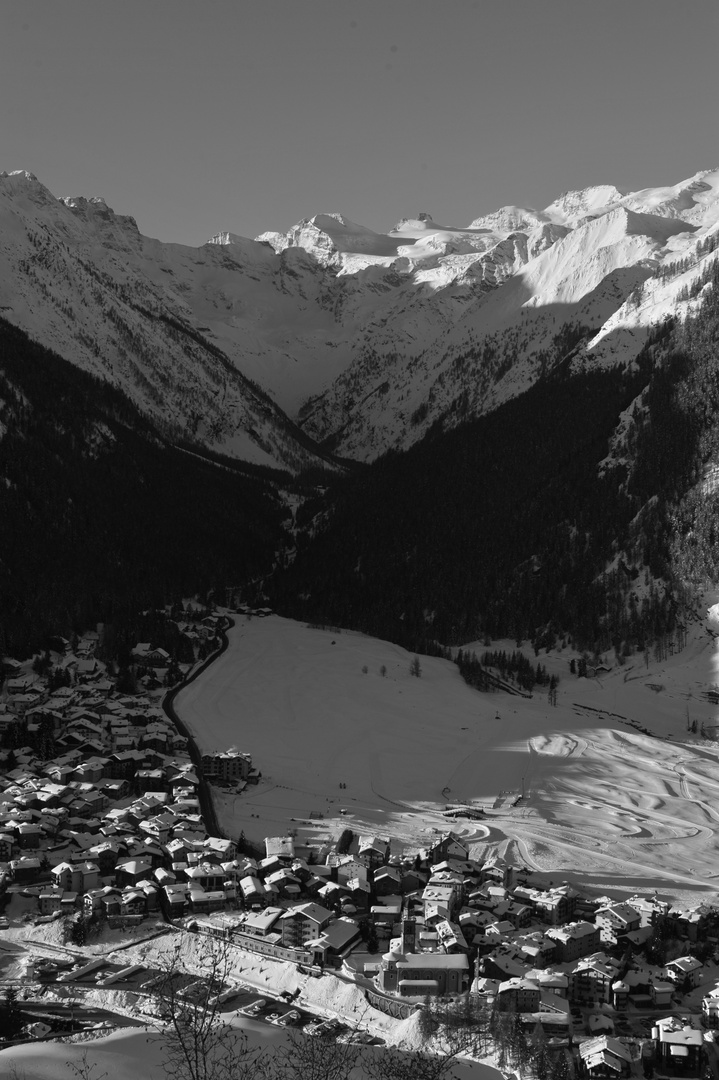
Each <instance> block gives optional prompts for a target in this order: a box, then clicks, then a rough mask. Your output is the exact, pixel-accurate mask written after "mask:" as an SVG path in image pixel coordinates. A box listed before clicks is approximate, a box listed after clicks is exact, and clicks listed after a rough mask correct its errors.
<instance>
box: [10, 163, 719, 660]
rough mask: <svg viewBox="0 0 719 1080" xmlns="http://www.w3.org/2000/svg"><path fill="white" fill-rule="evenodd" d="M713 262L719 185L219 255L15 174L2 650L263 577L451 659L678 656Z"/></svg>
mask: <svg viewBox="0 0 719 1080" xmlns="http://www.w3.org/2000/svg"><path fill="white" fill-rule="evenodd" d="M718 243H719V170H717V171H713V172H703V173H698V174H696V175H695V176H694V177H692V178H690V179H689V180H687V181H684V182H682V183H679V184H677V185H674V186H672V187H668V188H652V189H646V190H644V191H639V192H632V193H627V192H621V191H619V190H618V189H617V188H615V187H612V186H607V185H605V186H599V187H594V188H589V189H586V190H584V191H579V192H569V193H567V194H565V195H564V196H562V197H560V198H559V199H557V200H556V201H555V202H553V203H552V204H551V205H550V206H548V207H546V208H545V209H544V210H533V209H529V208H522V207H516V206H509V207H504V208H502V209H501V210H499V211H497V212H496V213H493V214H489V215H486V216H484V217H480V218H477V219H476V220H474V221H473V222H471V224H470V225H469V226H467V227H466V228H454V227H447V226H441V225H438V224H437V223H435V222H434V221H433V220H432V218H431V216H430V215H429V214H427V213H422V214H419V215H418V216H417V217H416V218H407V219H403V220H402V221H400V222H399V223H398V224H397V226H396V227H395V228H393V229H391V230H390V231H388V232H387V233H384V234H383V233H376V232H374V231H372V230H370V229H367V228H364V227H362V226H358V225H355V224H354V223H352V222H351V221H349V220H348V219H346V218H345V217H343V216H342V215H341V214H335V213H332V214H321V215H317V216H316V217H314V218H311V219H307V220H305V221H302V222H300V223H298V224H297V225H296V226H294V227H293V228H292V229H290V230H289V231H288V232H287V233H274V232H273V233H264V234H262V235H261V236H259V237H258V238H257V239H256V240H249V239H244V238H241V237H238V236H236V235H235V234H233V233H231V232H223V233H218V234H217V235H216V236H215V237H213V238H212V240H211V241H210V242H208V243H207V244H205V245H204V246H202V247H200V248H189V247H184V246H182V245H177V244H164V243H161V242H160V241H157V240H151V239H148V238H146V237H143V236H142V235H141V234H140V232H139V230H138V229H137V225H136V223H135V222H134V220H133V219H132V218H129V217H123V216H120V215H116V214H114V213H113V211H112V210H110V209H109V208H108V207H107V205H106V204H105V203H104V201H103V200H102V199H96V198H94V199H85V198H64V199H57V198H55V197H54V196H53V195H52V194H51V193H50V192H49V191H48V190H47V189H46V188H45V187H44V186H43V185H42V184H41V183H40V182H39V181H38V180H37V179H36V178H35V177H34V176H33V175H32V174H29V173H11V174H0V316H3V318H4V320H6V322H3V324H2V346H3V347H2V357H1V358H2V365H0V366H1V367H2V370H3V371H4V379H5V382H4V390H3V393H2V395H1V396H2V399H3V406H2V412H0V422H2V424H3V429H2V430H3V438H2V443H0V445H3V448H4V450H5V451H7V452H8V455H9V456H8V455H6V457H7V460H8V461H9V462H10V464H9V465H8V466H7V467H3V479H4V486H5V490H4V492H3V489H2V488H1V487H0V493H1V494H0V498H2V499H3V500H4V509H5V538H4V541H3V560H2V564H1V565H0V571H1V572H2V576H3V582H4V584H3V591H4V592H6V594H7V597H9V599H8V598H7V597H6V598H5V599H4V600H3V619H4V622H5V625H6V631H5V632H6V639H7V640H12V639H13V634H16V635H17V634H18V633H19V631H18V629H17V628H18V627H19V626H22V633H19V639H22V640H23V642H28V645H29V640H30V636H31V633H30V623H31V622H32V621H33V620H35V621H37V620H41V619H42V617H43V615H42V613H43V612H44V613H45V619H46V622H47V624H48V625H47V627H46V628H47V629H55V630H57V629H60V628H65V629H68V628H69V626H70V624H73V623H77V622H82V621H83V620H85V621H87V620H88V619H93V618H101V617H103V613H105V614H106V615H107V613H108V612H109V613H110V614H112V612H115V611H117V610H118V606H121V603H120V600H121V595H122V579H123V575H125V577H126V579H127V580H128V581H129V580H130V579H132V580H133V581H135V584H134V585H133V588H132V589H131V590H130V592H131V594H132V597H133V600H132V602H133V603H135V602H136V603H145V602H149V600H150V599H152V600H155V599H156V598H158V597H159V595H160V594H161V593H163V592H169V593H172V594H173V595H176V594H178V593H182V591H183V590H184V591H187V590H193V589H195V588H202V589H206V588H208V587H211V586H215V587H221V586H223V585H227V584H232V585H237V584H239V583H241V582H242V581H247V580H253V581H254V582H256V590H257V595H258V596H269V597H271V599H272V601H273V602H274V603H275V604H277V605H278V606H279V607H280V608H281V609H282V610H284V611H285V612H287V613H288V614H293V615H295V616H297V617H299V618H312V619H315V620H317V621H325V622H330V623H336V624H338V625H339V624H342V625H350V626H355V627H357V628H360V629H365V630H369V631H371V632H372V633H375V634H377V635H379V636H384V637H389V638H391V639H393V640H398V641H402V642H403V643H404V644H408V645H411V647H413V648H426V649H428V650H431V649H432V648H434V647H436V645H437V643H440V642H443V643H445V644H450V643H461V642H462V641H467V640H473V639H476V638H478V637H488V638H492V637H497V636H508V635H511V636H514V637H517V638H518V639H519V638H522V639H524V638H529V639H531V640H533V641H535V642H542V641H549V640H550V639H552V640H553V639H555V638H556V637H560V638H562V637H564V638H567V639H571V640H572V641H573V643H574V644H575V646H576V647H578V648H579V647H582V648H589V649H592V650H594V651H599V652H601V651H606V650H608V649H611V648H613V649H614V650H615V651H616V654H617V656H618V657H622V656H623V655H625V654H626V653H627V652H631V651H633V650H635V649H641V648H645V647H647V644H648V643H649V642H651V641H654V640H657V639H658V638H662V637H666V635H668V634H672V633H674V632H675V629H676V628H677V626H679V625H680V623H681V620H682V618H683V617H684V615H683V614H682V613H683V612H685V611H686V605H687V595H688V594H687V592H686V584H687V583H688V582H698V581H700V580H701V578H702V576H703V575H704V576H706V575H711V574H712V573H714V569H715V568H714V558H713V554H712V550H713V541H712V539H711V537H712V535H713V534H712V529H713V524H712V523H713V520H714V510H713V498H714V490H715V488H716V484H715V482H714V479H713V477H714V475H715V471H716V468H717V467H719V460H717V447H716V446H715V437H714V434H713V432H714V430H715V425H714V420H715V416H716V411H717V408H716V407H715V404H714V389H713V387H714V380H715V375H714V373H715V367H716V337H717V329H716V327H717V315H716V308H717V282H716V268H717V258H718V256H717V251H718V248H717V245H718ZM23 332H24V333H27V334H28V335H29V336H30V338H31V339H32V340H31V341H29V340H28V339H27V338H25V337H24V333H23ZM46 349H51V350H53V351H54V353H55V354H58V355H55V356H52V357H51V356H50V354H49V353H47V352H45V351H43V350H46ZM60 358H62V360H61V359H60ZM45 368H47V370H52V371H53V372H54V374H53V378H52V380H50V384H51V385H52V386H53V387H54V390H53V394H55V395H56V397H57V400H58V402H64V405H63V408H62V409H61V410H59V412H58V415H57V417H54V416H53V399H52V396H50V397H48V393H47V389H46V388H43V386H42V378H41V376H40V374H39V373H40V372H42V371H43V370H45ZM78 380H79V381H78ZM83 380H84V381H83ZM61 385H64V386H65V388H66V389H65V391H64V392H60V390H59V389H58V387H60V386H61ZM75 394H78V395H80V398H81V399H82V400H83V401H86V402H92V408H91V409H90V405H89V404H88V406H87V409H90V411H91V412H92V421H91V422H90V421H89V420H88V423H89V427H87V425H85V426H84V427H83V424H82V423H80V422H79V421H78V424H77V425H76V424H75V423H74V421H73V420H72V413H73V408H72V400H73V395H75ZM112 394H117V395H118V397H117V398H116V399H115V398H111V395H112ZM108 395H110V396H108ZM111 401H112V404H109V403H110V402H111ZM120 402H122V404H119V403H120ZM86 411H87V410H85V412H83V410H81V413H82V415H83V416H85V413H86ZM88 415H89V414H88ZM119 415H122V416H123V417H124V420H123V422H122V423H121V424H120V426H119V427H118V426H117V424H118V419H117V418H118V416H119ZM108 432H109V433H110V434H109V435H108V434H107V433H108ZM41 447H42V448H43V449H39V448H41ZM140 447H141V449H140ZM138 455H139V457H138ZM148 455H149V456H148ZM150 458H151V459H152V463H150ZM163 463H164V464H163ZM268 470H275V471H268ZM277 470H279V471H277ZM133 472H134V473H135V474H136V475H137V476H142V477H143V479H142V480H141V481H140V484H139V485H136V487H135V492H140V493H141V495H142V498H139V497H138V496H137V495H135V496H133V494H132V491H133V489H132V484H131V483H130V482H129V477H130V476H131V475H132V474H133ZM50 476H53V478H54V479H53V481H52V483H50V481H49V480H48V477H50ZM71 476H74V477H75V482H73V483H70V481H69V478H70V477H71ZM78 476H82V477H83V478H84V479H83V482H82V483H80V484H79V485H78V484H77V482H76V480H77V477H78ZM210 476H211V477H212V480H211V481H208V482H207V483H205V480H203V477H204V478H205V479H207V478H208V477H210ZM218 476H219V477H220V479H217V477H218ZM102 477H104V478H105V480H104V483H105V485H107V484H109V485H111V486H112V485H115V486H116V490H117V491H118V492H123V495H122V505H123V508H124V507H126V506H132V503H133V498H135V499H136V502H137V505H136V507H135V508H133V511H132V514H133V518H134V519H137V513H138V512H139V514H140V520H143V521H153V522H155V523H156V524H153V525H152V527H151V528H149V529H148V530H147V534H146V535H147V536H148V537H155V538H156V547H157V548H158V550H157V551H156V552H155V553H154V555H152V556H150V554H148V552H149V548H150V547H151V544H149V545H147V546H146V547H143V546H142V545H140V546H137V545H135V546H133V542H131V539H130V532H131V530H130V529H128V530H125V529H124V528H123V526H122V525H121V524H120V525H119V524H118V518H117V516H116V515H117V502H116V501H115V504H113V502H112V499H111V498H107V490H108V489H107V487H106V486H105V487H104V488H103V481H102V480H101V478H102ZM43 478H44V479H43ZM313 478H314V479H313ZM318 479H319V483H320V486H319V487H318V486H317V481H318ZM183 486H184V491H183ZM43 491H44V492H45V493H47V492H50V491H52V492H53V495H52V498H47V497H46V494H45V495H43V494H42V492H43ZM153 492H157V493H158V495H157V498H155V497H154V496H153ZM160 493H161V497H160ZM211 493H212V494H211ZM43 505H44V506H45V510H43V512H40V510H39V509H38V508H40V507H42V506H43ZM68 506H69V507H71V509H70V510H66V509H65V508H66V507H68ZM288 507H291V508H293V515H290V511H289V509H288ZM49 508H52V513H51V514H50V515H48V514H47V513H46V510H48V509H49ZM23 515H25V518H26V521H24V520H23ZM186 519H187V520H189V519H192V520H194V521H196V522H199V521H202V522H203V525H202V527H201V528H200V527H199V526H198V528H194V527H193V529H187V528H186V527H185V526H184V521H185V520H186ZM157 522H162V525H161V526H160V525H158V524H157ZM210 522H212V526H210ZM53 523H55V524H53ZM26 525H29V527H30V528H31V530H32V535H34V536H36V537H42V538H43V539H42V543H40V542H39V540H38V541H37V543H35V542H32V543H30V544H29V545H28V543H27V542H25V550H23V545H22V544H18V543H17V542H16V541H14V540H13V537H17V536H22V537H24V538H25V537H27V535H28V532H27V528H26ZM53 528H55V531H56V532H57V534H58V537H60V539H58V541H57V544H58V546H57V551H61V552H63V555H62V558H61V559H60V560H59V562H58V560H57V558H56V554H57V551H53V546H52V543H51V542H50V541H49V540H48V537H51V536H52V531H53ZM126 532H127V535H126ZM213 533H214V534H215V535H213V536H212V539H210V535H211V534H213ZM219 534H222V540H220V538H219ZM108 536H115V537H116V538H117V542H116V543H114V544H110V545H109V546H108V547H107V550H103V547H102V545H103V543H105V544H107V537H108ZM172 536H174V537H175V538H176V540H175V541H173V540H172V539H171V537H172ZM84 537H87V538H91V539H89V540H88V541H87V542H86V543H85V545H84V546H85V550H86V553H87V555H88V559H89V562H90V563H91V564H92V566H93V567H94V568H95V569H94V571H93V574H92V575H90V576H91V577H92V578H93V583H92V585H91V586H90V585H86V584H81V581H82V576H83V575H82V560H81V559H78V558H77V547H78V545H79V547H81V548H82V547H83V538H84ZM102 537H105V538H106V539H105V540H104V541H103V540H102ZM178 538H181V539H178ZM233 543H234V545H235V547H234V550H233ZM166 545H169V547H170V549H172V550H175V551H176V552H177V553H178V557H177V558H176V559H175V558H174V556H173V560H171V562H172V566H173V569H172V571H171V572H169V571H168V572H167V573H163V570H162V566H163V558H162V555H161V552H162V551H163V550H164V549H165V547H166ZM183 545H184V548H183ZM223 545H224V546H223ZM90 552H92V555H90ZM180 552H181V554H179V553H180ZM29 553H30V554H32V558H29ZM63 560H64V561H63ZM53 563H54V564H55V565H54V566H53ZM143 564H145V572H143V573H142V574H139V575H137V574H136V571H137V570H138V568H139V567H140V566H142V565H143ZM70 566H73V567H74V569H72V570H70V569H68V568H69V567H70ZM49 567H52V571H50V572H49V571H48V568H49ZM40 568H42V570H41V569H40ZM118 568H123V569H122V570H121V571H119V570H118ZM130 568H132V570H130ZM150 568H152V569H150ZM60 580H63V581H66V582H67V583H68V587H67V589H65V588H64V587H63V588H61V587H60V586H59V584H58V582H59V581H60ZM110 580H111V581H112V584H111V585H108V581H110ZM69 583H72V585H70V584H69ZM24 591H29V592H30V593H31V594H32V596H33V601H32V604H31V605H29V607H28V610H27V612H26V613H25V615H22V616H21V614H20V613H21V611H22V607H23V594H24ZM73 597H74V599H73ZM30 611H32V612H33V614H32V616H30V614H28V613H29V612H30Z"/></svg>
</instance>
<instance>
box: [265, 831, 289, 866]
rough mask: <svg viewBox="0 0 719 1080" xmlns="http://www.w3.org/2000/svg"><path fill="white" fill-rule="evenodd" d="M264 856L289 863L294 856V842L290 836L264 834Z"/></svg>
mask: <svg viewBox="0 0 719 1080" xmlns="http://www.w3.org/2000/svg"><path fill="white" fill-rule="evenodd" d="M265 856H266V858H268V859H277V860H279V862H285V863H291V862H292V860H293V859H294V857H295V842H294V840H293V838H292V837H291V836H266V837H265Z"/></svg>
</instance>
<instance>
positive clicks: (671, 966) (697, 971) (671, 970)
mask: <svg viewBox="0 0 719 1080" xmlns="http://www.w3.org/2000/svg"><path fill="white" fill-rule="evenodd" d="M703 968H704V965H703V964H702V962H701V960H697V958H696V957H695V956H680V957H678V958H677V959H676V960H670V961H669V962H668V963H667V964H666V965H665V967H664V974H665V975H666V978H667V979H668V980H669V981H671V982H673V983H674V985H675V986H680V987H682V988H686V989H688V990H693V989H694V988H695V987H696V986H698V985H699V983H700V982H701V978H702V970H703Z"/></svg>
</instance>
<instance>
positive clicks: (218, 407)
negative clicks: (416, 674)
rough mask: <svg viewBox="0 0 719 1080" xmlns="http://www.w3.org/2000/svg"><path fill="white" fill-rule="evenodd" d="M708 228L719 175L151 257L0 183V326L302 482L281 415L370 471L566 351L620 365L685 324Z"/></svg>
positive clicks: (126, 222)
mask: <svg viewBox="0 0 719 1080" xmlns="http://www.w3.org/2000/svg"><path fill="white" fill-rule="evenodd" d="M718 221H719V170H718V171H714V172H704V173H698V174H696V175H695V176H693V177H691V178H690V179H689V180H687V181H684V182H682V183H680V184H676V185H674V186H672V187H663V188H650V189H645V190H642V191H638V192H629V193H627V192H622V191H619V189H617V188H616V187H613V186H610V185H601V186H596V187H591V188H587V189H584V190H582V191H572V192H567V193H566V194H564V195H563V196H561V197H560V198H558V199H557V200H555V201H554V202H552V203H551V204H550V205H549V206H547V207H546V208H545V209H544V210H534V209H531V208H526V207H518V206H506V207H503V208H501V209H499V210H498V211H496V212H495V213H493V214H489V215H485V216H483V217H480V218H477V219H475V220H474V221H472V223H471V224H470V225H469V226H468V227H466V228H455V227H453V226H446V225H440V224H438V223H436V222H435V221H433V219H432V217H431V216H430V215H429V214H427V213H421V214H419V215H418V216H417V217H416V218H405V219H403V220H402V221H400V222H399V223H398V224H397V225H396V226H395V227H394V228H393V229H391V230H389V231H388V232H387V233H377V232H374V231H373V230H371V229H367V228H365V227H364V226H361V225H357V224H355V223H353V222H351V221H349V220H348V219H347V218H345V217H343V216H342V215H341V214H337V213H331V214H319V215H317V216H315V217H313V218H308V219H306V220H303V221H301V222H299V223H298V224H297V225H295V226H294V227H293V228H292V229H290V230H289V231H288V232H287V233H285V234H280V233H263V234H262V236H260V237H258V238H257V239H256V240H249V239H244V238H242V237H240V236H237V235H236V234H234V233H232V232H221V233H218V235H217V236H215V237H213V238H212V240H211V242H209V243H208V244H206V245H204V246H203V247H200V248H189V247H183V246H181V245H174V244H163V243H160V242H159V241H157V240H151V239H148V238H146V237H143V236H142V235H141V234H140V233H139V231H138V229H137V226H136V224H135V222H134V221H133V219H132V218H128V217H121V216H120V215H116V214H114V213H113V212H112V211H111V210H110V209H109V208H108V207H107V206H106V205H105V203H104V202H103V201H102V200H101V199H90V200H87V199H81V198H75V199H56V198H54V196H52V195H51V194H50V192H49V191H47V189H46V188H44V187H43V186H42V185H41V184H40V183H39V182H38V181H37V180H36V179H35V178H34V177H33V176H31V174H26V173H19V174H11V175H10V176H8V175H6V174H2V175H0V308H2V312H3V314H4V315H5V316H6V318H8V319H9V320H10V321H12V322H14V323H16V324H17V325H19V326H21V327H22V328H23V329H26V330H27V331H28V332H29V333H31V334H32V335H33V336H34V337H35V338H37V339H38V340H40V341H41V342H42V343H43V344H45V345H49V346H50V347H52V348H54V349H56V350H57V351H59V352H60V353H61V354H62V355H64V356H66V357H68V359H72V360H74V361H75V362H76V363H78V364H80V365H81V366H84V367H87V368H88V369H89V370H92V371H94V372H96V373H98V374H102V375H104V377H106V378H109V379H112V380H113V381H115V382H118V383H121V384H122V385H123V387H124V388H125V389H126V390H127V391H128V392H129V393H130V394H131V395H132V396H133V397H134V398H135V400H136V401H137V402H138V404H140V405H141V406H142V407H143V408H144V409H145V410H146V411H148V412H150V413H152V415H154V416H156V417H161V418H162V419H163V420H164V421H165V423H167V424H169V425H171V426H173V427H176V428H177V429H178V430H180V431H184V432H189V433H191V434H193V435H194V436H195V437H196V438H198V439H200V440H201V441H204V442H205V443H206V444H207V445H209V446H212V447H214V448H216V449H220V450H223V451H225V452H229V453H232V454H235V455H236V456H238V457H245V458H249V459H250V460H254V461H260V462H267V463H270V462H279V463H284V464H289V465H290V466H291V467H295V468H296V467H300V466H302V465H303V464H307V463H309V461H310V460H311V458H312V447H311V445H310V444H309V443H307V444H306V446H304V447H302V446H301V445H300V444H299V443H298V442H297V438H298V433H297V431H296V430H294V429H293V428H292V425H291V424H290V423H289V422H288V421H287V420H286V418H285V417H284V416H283V414H282V412H281V411H280V410H284V411H285V412H286V413H287V414H288V415H289V416H290V417H291V418H293V420H296V421H298V422H299V423H300V425H301V426H302V428H303V430H304V432H305V433H306V434H307V435H308V436H310V437H311V439H312V440H318V441H320V442H322V443H323V444H324V445H325V447H326V448H328V449H329V448H331V449H333V450H334V451H335V452H337V453H340V454H342V455H345V456H351V457H356V458H358V459H361V460H370V459H372V458H373V457H375V456H377V454H379V453H382V452H383V451H385V450H386V449H388V448H390V447H396V448H401V447H406V446H409V445H411V444H412V443H413V442H415V441H416V440H417V439H418V438H420V437H422V436H423V435H424V434H425V433H426V432H427V430H428V429H429V428H430V427H431V426H432V425H436V424H438V423H441V424H442V425H443V426H445V427H447V426H453V425H454V424H456V423H459V422H461V421H462V420H465V419H469V418H471V417H473V416H476V415H479V414H480V413H482V412H484V411H486V410H488V409H491V408H492V407H493V406H494V405H495V404H497V403H498V402H500V401H502V400H504V399H505V398H506V397H508V396H511V395H513V394H516V393H519V392H521V391H522V389H524V388H526V387H527V386H529V385H531V383H532V382H533V381H535V380H536V379H537V378H540V377H541V376H542V375H543V374H544V373H545V372H546V371H548V370H549V369H551V368H552V367H553V365H554V364H556V363H558V362H559V361H560V360H562V359H563V357H564V356H565V355H566V354H567V353H568V352H569V351H570V350H575V351H576V350H577V348H578V347H579V351H580V352H581V355H582V357H583V360H584V362H585V363H600V364H607V363H614V362H630V361H631V359H632V358H633V356H634V355H636V352H637V351H638V349H639V348H640V347H641V344H642V343H643V340H644V335H645V333H646V330H647V328H648V326H649V325H650V323H651V322H652V321H653V320H654V319H655V318H656V317H657V315H658V316H659V317H660V318H661V317H662V315H664V314H666V313H670V312H671V313H674V312H677V311H678V312H681V309H682V304H684V303H685V301H683V300H682V296H683V295H684V288H685V285H686V284H687V282H686V280H684V278H683V277H682V275H686V274H689V277H690V278H691V274H692V267H693V266H695V264H697V260H699V261H701V259H705V258H706V257H708V256H707V254H706V252H704V254H703V255H699V254H698V251H699V245H701V244H702V243H703V242H704V240H705V239H706V237H707V236H711V235H712V231H713V230H714V229H715V228H717V222H718ZM702 250H703V249H702ZM685 263H686V265H685ZM680 265H681V267H682V270H681V274H679V273H677V274H673V276H672V275H669V276H667V274H666V273H665V271H666V268H667V267H668V266H680ZM697 272H698V271H697ZM680 278H681V280H680ZM692 302H693V303H696V300H694V301H692ZM587 343H589V344H587ZM248 380H250V382H248ZM260 388H261V389H260ZM263 391H264V392H265V393H264V394H263ZM270 399H271V400H270ZM277 406H279V408H277Z"/></svg>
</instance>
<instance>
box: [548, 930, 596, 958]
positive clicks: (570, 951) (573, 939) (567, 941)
mask: <svg viewBox="0 0 719 1080" xmlns="http://www.w3.org/2000/svg"><path fill="white" fill-rule="evenodd" d="M547 937H548V938H551V939H552V941H554V943H555V945H556V949H557V951H556V960H557V962H558V963H560V964H564V963H567V962H568V961H570V960H576V959H578V958H579V957H580V956H588V955H589V953H593V952H596V951H597V949H598V948H599V943H600V929H599V927H598V926H595V925H594V924H593V923H588V922H584V921H580V922H574V923H567V925H566V926H551V927H550V928H549V929H548V930H547Z"/></svg>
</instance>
